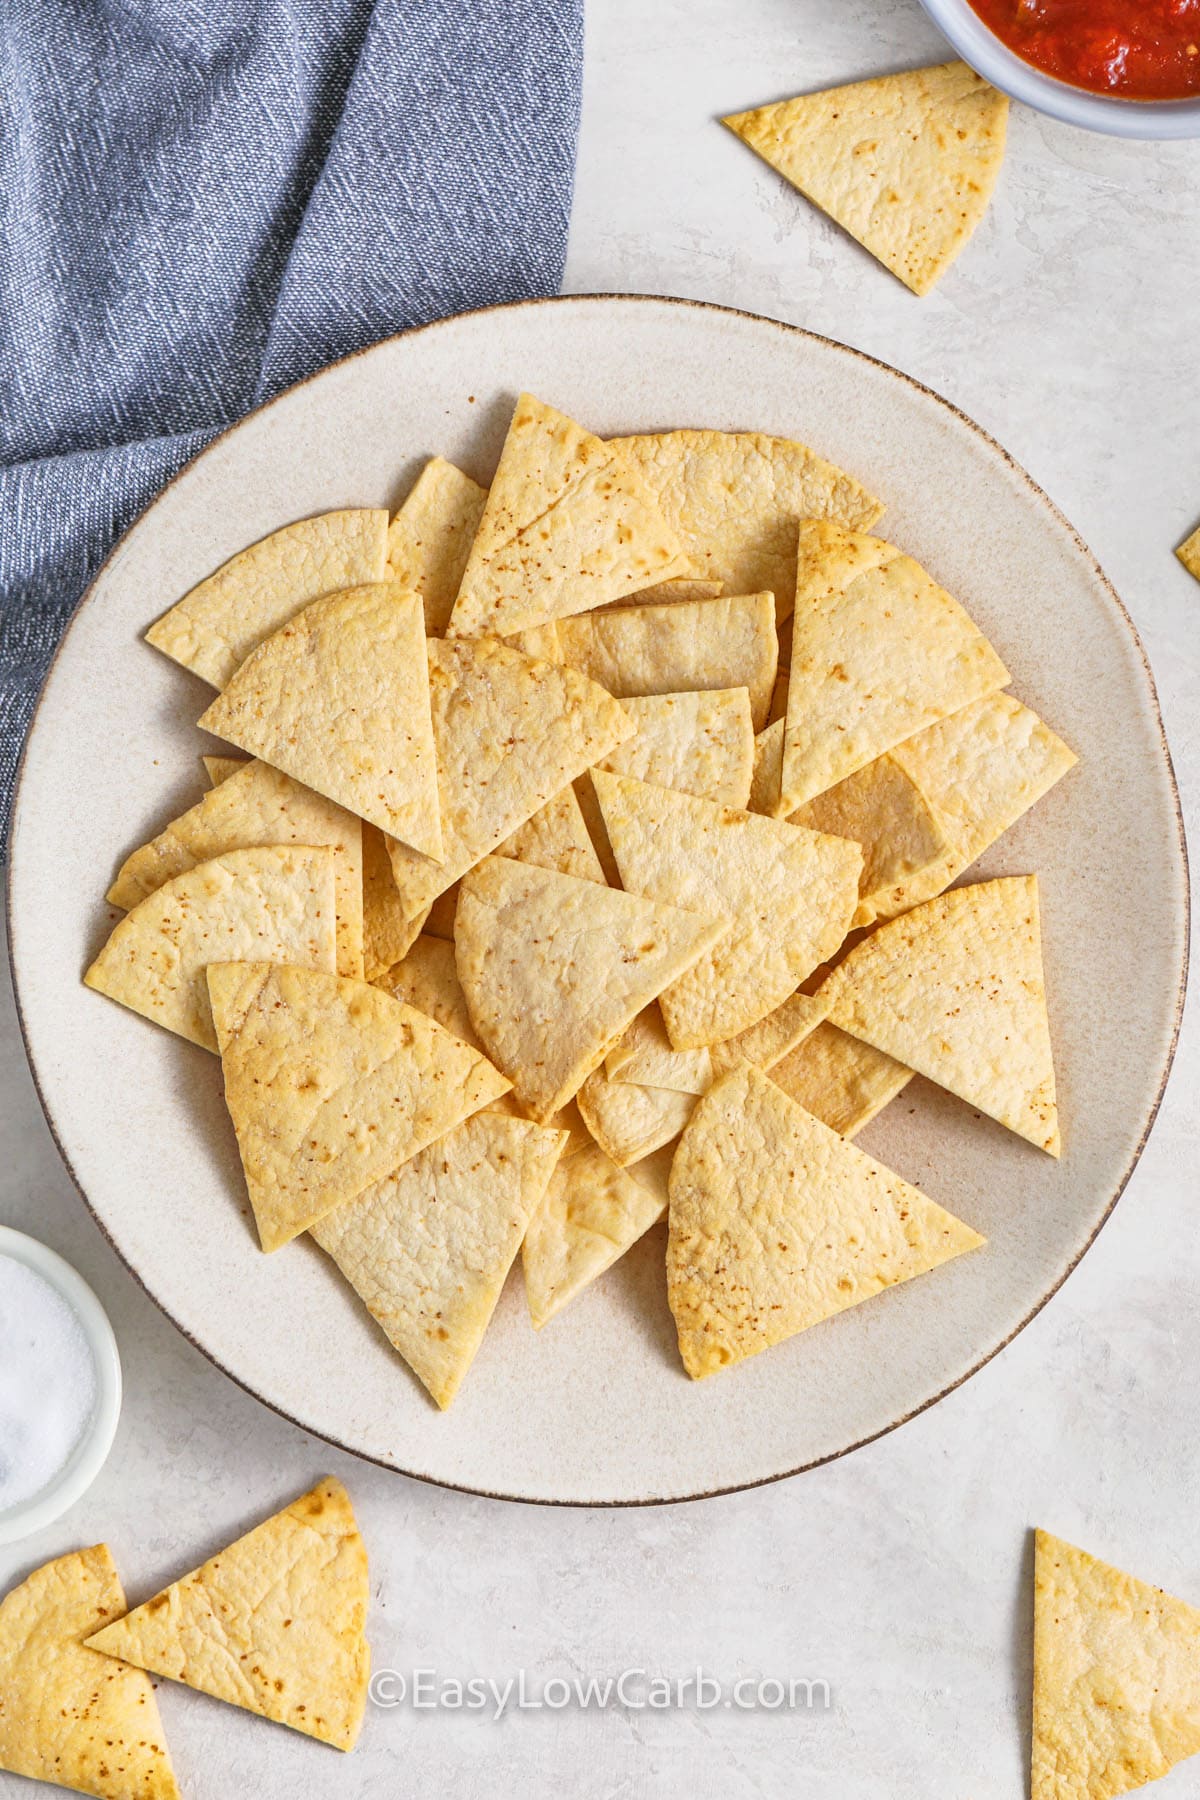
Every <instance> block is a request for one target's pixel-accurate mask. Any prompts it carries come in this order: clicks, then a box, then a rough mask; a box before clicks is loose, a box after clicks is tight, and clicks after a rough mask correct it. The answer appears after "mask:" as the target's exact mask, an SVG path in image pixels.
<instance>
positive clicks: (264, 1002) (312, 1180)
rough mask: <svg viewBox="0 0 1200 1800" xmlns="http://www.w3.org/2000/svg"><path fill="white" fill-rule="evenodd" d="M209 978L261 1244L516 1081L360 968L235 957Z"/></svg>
mask: <svg viewBox="0 0 1200 1800" xmlns="http://www.w3.org/2000/svg"><path fill="white" fill-rule="evenodd" d="M208 985H209V993H210V995H211V997H212V1007H213V1018H214V1020H215V1022H216V1027H217V1036H218V1039H219V1041H220V1047H221V1066H222V1070H223V1072H224V1076H225V1103H226V1105H227V1106H228V1108H229V1114H230V1117H231V1118H232V1120H233V1127H234V1130H235V1132H236V1133H237V1141H238V1150H239V1151H240V1153H241V1158H242V1167H243V1169H244V1170H245V1174H246V1186H247V1189H248V1190H249V1194H250V1203H251V1205H252V1206H253V1208H254V1217H255V1221H256V1223H257V1225H258V1232H259V1237H260V1239H261V1241H262V1247H263V1249H264V1250H277V1249H278V1248H279V1246H280V1245H281V1244H286V1243H288V1242H289V1240H290V1239H291V1238H294V1237H295V1236H296V1235H297V1234H298V1233H299V1232H301V1231H305V1230H307V1229H308V1227H309V1226H310V1225H314V1224H315V1223H316V1221H317V1220H318V1219H320V1218H323V1217H324V1215H325V1214H326V1213H327V1212H330V1211H331V1210H332V1208H333V1207H335V1206H341V1205H342V1204H343V1203H344V1202H345V1201H347V1200H353V1199H354V1198H355V1196H356V1195H357V1194H361V1193H362V1191H363V1189H364V1188H367V1187H370V1186H371V1184H372V1183H373V1182H376V1181H382V1180H383V1178H384V1176H385V1175H390V1174H392V1172H393V1171H394V1170H395V1169H398V1168H399V1167H400V1165H401V1163H404V1162H407V1161H408V1159H409V1157H410V1156H415V1155H416V1153H417V1151H418V1150H423V1149H424V1147H425V1145H426V1144H430V1143H433V1142H434V1141H435V1140H436V1139H437V1138H440V1137H442V1136H444V1135H445V1133H446V1132H447V1131H449V1130H450V1129H451V1128H452V1127H453V1126H455V1125H457V1124H458V1123H459V1122H460V1120H462V1119H465V1118H467V1117H468V1116H469V1115H470V1114H471V1113H473V1112H477V1111H478V1110H479V1108H480V1107H482V1106H486V1105H487V1104H488V1102H489V1101H490V1100H495V1099H496V1098H497V1097H498V1096H499V1095H500V1094H503V1093H504V1092H505V1091H506V1090H507V1088H508V1087H509V1086H510V1083H509V1082H508V1081H507V1080H506V1079H505V1078H504V1076H503V1075H501V1074H499V1073H498V1071H497V1070H496V1069H494V1068H493V1067H492V1066H491V1064H490V1063H489V1062H487V1061H486V1060H485V1059H484V1058H483V1057H482V1056H480V1054H479V1052H478V1051H477V1050H473V1049H472V1048H471V1047H470V1046H469V1045H468V1044H464V1043H461V1042H460V1041H459V1040H458V1039H457V1038H456V1037H453V1036H452V1035H451V1034H450V1032H448V1031H446V1030H444V1029H443V1027H442V1026H441V1025H438V1024H437V1023H436V1022H435V1021H434V1020H433V1019H430V1018H428V1017H427V1016H426V1014H424V1013H421V1012H418V1011H417V1010H416V1009H415V1008H414V1007H411V1006H407V1005H405V1004H404V1003H403V1002H402V1001H400V1000H393V999H392V997H391V995H390V994H385V993H382V992H381V991H380V989H379V988H376V987H371V986H370V985H369V984H368V983H367V982H365V981H348V980H347V979H346V978H345V977H344V976H337V975H319V974H316V973H315V972H314V971H312V970H309V969H292V968H283V967H280V966H279V965H277V964H272V963H251V962H240V963H219V964H215V965H213V966H212V967H211V968H210V969H209V971H208Z"/></svg>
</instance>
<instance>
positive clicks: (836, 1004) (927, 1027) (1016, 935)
mask: <svg viewBox="0 0 1200 1800" xmlns="http://www.w3.org/2000/svg"><path fill="white" fill-rule="evenodd" d="M825 986H826V988H827V989H828V994H827V998H828V1001H829V1017H830V1019H831V1020H832V1022H833V1023H834V1024H835V1025H840V1026H841V1028H842V1030H843V1031H848V1032H850V1033H851V1035H852V1036H853V1037H858V1038H862V1039H863V1041H864V1042H865V1043H868V1044H873V1045H874V1046H875V1048H876V1049H877V1050H882V1051H884V1052H885V1053H886V1054H887V1055H888V1056H892V1057H894V1058H895V1059H896V1061H897V1062H900V1063H903V1064H904V1065H905V1067H906V1068H909V1069H915V1070H916V1071H917V1073H918V1074H919V1075H926V1076H928V1077H929V1079H930V1081H936V1082H937V1084H938V1086H939V1087H944V1088H947V1089H949V1091H950V1093H952V1094H957V1095H958V1097H959V1099H960V1100H965V1101H966V1102H967V1104H968V1106H977V1107H978V1108H979V1110H980V1112H983V1113H986V1114H987V1115H988V1117H989V1118H990V1119H997V1120H998V1121H999V1123H1000V1124H1001V1125H1006V1126H1007V1127H1008V1129H1009V1130H1010V1131H1015V1132H1017V1133H1018V1135H1019V1136H1021V1137H1023V1138H1027V1139H1028V1140H1029V1142H1030V1143H1031V1144H1036V1145H1037V1146H1038V1147H1039V1149H1042V1150H1046V1151H1048V1152H1049V1153H1050V1155H1051V1156H1057V1155H1058V1153H1059V1134H1058V1110H1057V1107H1056V1104H1055V1097H1054V1063H1053V1058H1052V1056H1051V1050H1050V1021H1049V1019H1048V1018H1047V1016H1046V987H1045V980H1044V977H1043V974H1042V940H1041V929H1040V925H1039V919H1038V884H1037V876H1036V875H1013V876H1008V877H1005V878H1004V879H1002V880H1000V881H979V882H976V883H975V885H974V886H973V887H962V888H954V889H952V890H951V892H950V893H948V894H942V895H940V896H939V897H938V898H937V899H936V900H927V901H926V902H925V904H924V905H923V906H918V907H916V908H914V910H913V911H912V912H907V913H902V914H901V915H900V917H899V918H898V919H892V920H890V921H889V922H888V923H887V924H886V925H881V926H879V928H878V929H877V930H876V931H874V932H873V933H872V934H871V936H870V937H868V938H866V939H864V940H863V942H862V943H861V944H858V945H856V946H855V948H854V949H853V950H852V951H851V952H850V954H849V956H847V957H846V959H845V961H844V962H841V963H839V964H838V966H837V968H836V969H834V970H833V972H832V974H831V975H830V976H829V978H828V980H827V982H826V983H825Z"/></svg>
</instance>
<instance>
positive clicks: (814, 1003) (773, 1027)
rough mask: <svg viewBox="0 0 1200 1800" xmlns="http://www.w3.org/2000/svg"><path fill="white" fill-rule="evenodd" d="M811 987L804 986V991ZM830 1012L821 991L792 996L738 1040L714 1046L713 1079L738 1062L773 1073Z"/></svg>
mask: <svg viewBox="0 0 1200 1800" xmlns="http://www.w3.org/2000/svg"><path fill="white" fill-rule="evenodd" d="M809 985H810V983H809V982H805V987H808V986H809ZM828 1011H829V1002H828V1000H827V999H826V998H825V995H824V993H823V992H822V991H821V989H818V990H817V992H816V993H815V994H806V993H803V992H799V991H798V992H796V993H794V994H789V995H788V998H787V999H786V1000H785V1001H784V1002H783V1004H782V1006H777V1007H776V1008H775V1010H774V1012H769V1013H768V1014H767V1016H766V1018H765V1019H760V1020H759V1022H758V1024H757V1025H751V1026H749V1027H748V1028H747V1029H746V1030H745V1031H739V1032H738V1034H737V1036H736V1037H731V1038H726V1040H725V1042H724V1043H723V1044H714V1045H713V1046H712V1049H711V1050H710V1051H709V1056H710V1057H711V1059H712V1066H713V1073H714V1075H719V1074H722V1073H723V1072H724V1071H725V1070H726V1069H731V1068H732V1067H733V1065H734V1063H736V1062H750V1063H754V1064H755V1065H756V1066H757V1067H758V1068H760V1069H764V1070H765V1069H773V1068H774V1067H775V1065H776V1063H778V1062H782V1061H783V1058H784V1057H785V1056H787V1054H788V1053H789V1051H791V1050H794V1049H795V1048H796V1046H797V1044H802V1043H803V1042H804V1040H805V1038H806V1037H807V1036H808V1035H809V1033H810V1032H812V1031H815V1030H816V1029H817V1026H818V1025H819V1024H820V1023H821V1021H822V1020H823V1019H824V1017H825V1015H826V1013H827V1012H828Z"/></svg>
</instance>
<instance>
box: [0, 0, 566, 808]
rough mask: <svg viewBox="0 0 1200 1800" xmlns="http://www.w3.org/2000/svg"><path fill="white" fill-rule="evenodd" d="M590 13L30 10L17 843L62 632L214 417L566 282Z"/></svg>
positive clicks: (4, 443) (22, 177)
mask: <svg viewBox="0 0 1200 1800" xmlns="http://www.w3.org/2000/svg"><path fill="white" fill-rule="evenodd" d="M582 6H583V0H234V4H230V0H9V4H8V6H7V7H6V9H5V19H4V26H3V30H0V842H2V840H3V838H4V836H5V835H6V833H7V821H8V810H9V804H10V800H11V792H12V784H13V778H14V775H15V772H16V766H17V762H18V760H19V756H20V750H21V743H22V740H23V738H24V733H25V729H26V726H27V724H28V721H29V717H30V715H31V713H32V710H33V705H34V702H35V700H36V697H37V693H38V690H39V688H40V685H41V681H42V678H43V676H44V674H45V670H46V667H47V665H48V663H49V660H50V656H51V654H52V652H53V649H54V645H55V644H56V642H57V640H58V637H59V634H60V632H61V630H62V627H63V624H64V623H65V621H66V619H67V617H68V616H69V614H70V612H71V609H72V607H73V606H74V604H75V602H76V601H77V600H78V598H79V595H80V593H81V592H82V590H83V588H84V587H85V585H86V584H87V582H88V580H89V579H90V578H91V576H92V574H93V573H94V572H95V570H96V568H97V567H98V565H99V563H100V562H101V561H102V560H103V557H104V556H105V554H106V553H107V551H108V550H109V549H110V548H111V546H112V544H113V542H114V540H115V539H116V537H117V536H118V535H119V534H120V532H121V531H122V530H124V528H125V526H126V525H127V524H128V523H129V522H130V520H131V519H133V518H134V517H135V516H136V515H137V513H138V512H139V511H140V510H141V509H142V508H143V507H144V506H145V505H146V504H147V502H148V501H149V500H150V499H151V498H152V497H153V495H154V494H155V493H156V492H157V491H158V489H159V488H160V487H162V486H163V484H164V483H165V482H166V480H167V479H168V478H169V477H170V476H171V475H173V474H174V473H175V472H176V470H178V469H179V468H181V467H182V466H183V464H184V463H185V462H187V460H188V459H189V458H190V457H191V456H193V455H195V453H196V451H197V450H199V449H200V448H201V447H202V446H203V445H204V444H205V443H206V442H207V441H208V440H209V439H210V438H211V437H212V436H213V435H214V434H215V433H216V431H217V430H219V429H220V428H221V427H222V426H223V425H225V424H227V423H228V422H229V421H230V420H231V419H235V418H237V417H238V416H239V415H241V414H242V413H244V412H246V411H247V410H248V409H249V408H250V407H252V406H254V405H256V404H258V403H259V402H260V401H262V400H264V399H266V398H268V397H269V396H270V395H272V394H274V393H277V392H278V391H279V390H280V389H281V388H284V387H287V386H288V385H289V384H290V383H292V382H294V381H297V380H299V379H300V378H301V377H303V376H305V375H307V374H310V373H311V372H312V371H313V370H314V369H316V368H319V367H321V366H322V365H323V364H325V363H327V362H329V361H331V360H332V359H334V358H335V357H338V356H341V355H344V354H345V353H346V352H348V351H350V350H356V349H358V348H360V347H361V346H362V345H364V344H369V343H372V342H374V341H375V340H376V339H378V338H381V337H384V336H386V335H387V334H388V333H389V332H393V331H398V330H401V329H403V328H404V327H406V326H410V325H416V324H422V323H424V322H426V321H427V320H430V319H434V318H438V317H441V316H443V315H445V314H448V313H453V312H459V311H462V310H464V309H466V308H469V307H473V306H481V305H485V304H488V303H491V302H496V301H503V300H514V299H522V298H526V297H529V296H532V295H540V294H550V293H555V292H557V290H558V287H559V284H560V282H561V279H562V267H563V259H564V256H565V252H566V234H567V222H568V218H569V214H570V203H571V185H572V179H573V174H574V158H575V142H576V135H577V128H578V114H579V84H580V72H581V62H582V40H583V21H582Z"/></svg>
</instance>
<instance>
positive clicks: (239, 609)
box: [146, 507, 387, 688]
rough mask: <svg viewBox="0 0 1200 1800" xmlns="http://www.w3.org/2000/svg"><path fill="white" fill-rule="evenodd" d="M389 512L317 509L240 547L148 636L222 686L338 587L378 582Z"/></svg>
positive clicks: (148, 633) (364, 508)
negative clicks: (300, 614) (291, 622)
mask: <svg viewBox="0 0 1200 1800" xmlns="http://www.w3.org/2000/svg"><path fill="white" fill-rule="evenodd" d="M386 555H387V513H386V512H383V511H380V510H378V509H377V508H374V507H360V508H351V509H350V510H348V511H346V512H328V513H318V514H317V516H316V518H313V519H300V520H298V521H297V523H296V524H295V525H285V526H284V527H283V529H282V530H281V531H273V532H272V533H271V535H270V537H265V538H261V539H260V540H259V542H258V543H257V544H251V545H250V547H249V549H248V550H239V551H238V554H237V555H236V556H234V557H231V558H230V560H229V561H228V562H227V563H224V564H222V566H221V567H220V568H219V569H218V570H217V571H216V573H215V574H214V575H210V576H209V577H208V579H207V581H202V582H201V583H200V585H199V587H194V588H193V589H192V590H191V592H190V593H187V594H185V595H184V597H183V599H182V600H180V601H179V602H178V603H177V604H176V605H175V606H173V607H172V608H171V610H170V612H168V613H164V614H163V616H162V618H161V619H159V620H158V621H157V622H156V623H155V624H154V625H152V626H151V627H150V629H149V631H148V632H147V633H146V642H147V643H148V644H153V645H154V647H155V649H157V650H162V651H165V652H166V654H167V655H168V656H170V657H173V658H174V660H175V661H176V662H177V663H182V664H183V666H184V668H185V669H192V670H194V671H195V673H196V674H197V675H200V676H202V677H203V678H204V680H205V681H207V682H211V684H212V686H213V687H215V688H222V687H224V686H225V683H226V682H227V681H228V680H229V678H230V676H231V675H232V674H233V672H234V670H235V669H237V668H238V667H239V666H240V664H242V663H244V662H245V660H246V658H247V657H248V656H249V654H250V652H251V651H252V650H254V649H257V647H258V645H259V644H261V643H262V641H263V639H264V638H268V637H270V636H271V635H272V634H273V633H274V632H276V631H278V630H279V628H280V626H281V625H286V624H287V622H288V620H289V619H290V618H292V617H294V615H295V614H296V613H298V612H299V611H300V610H301V609H302V608H303V607H305V606H308V605H310V604H311V603H312V601H314V600H320V599H321V598H322V597H323V596H324V595H326V594H334V593H337V592H338V590H339V589H341V588H351V587H359V586H361V585H362V583H363V582H367V581H382V580H383V575H384V565H385V560H386Z"/></svg>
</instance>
